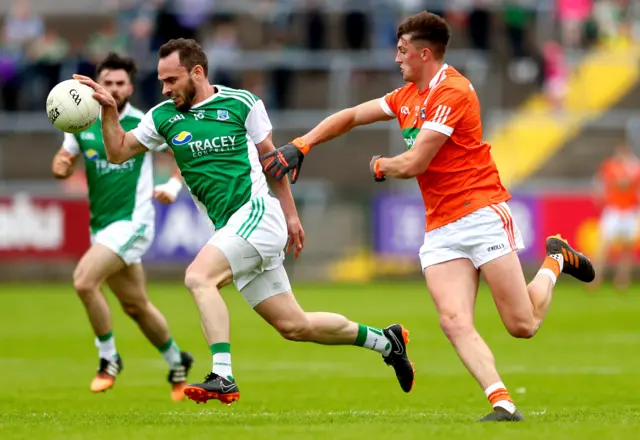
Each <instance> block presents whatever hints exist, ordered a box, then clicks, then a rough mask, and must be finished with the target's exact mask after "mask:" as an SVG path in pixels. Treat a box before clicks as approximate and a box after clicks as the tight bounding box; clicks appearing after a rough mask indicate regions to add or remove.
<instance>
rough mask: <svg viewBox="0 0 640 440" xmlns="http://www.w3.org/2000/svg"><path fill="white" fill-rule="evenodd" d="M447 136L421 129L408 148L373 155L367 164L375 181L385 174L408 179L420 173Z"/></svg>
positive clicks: (382, 178) (379, 180)
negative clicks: (386, 153) (402, 151)
mask: <svg viewBox="0 0 640 440" xmlns="http://www.w3.org/2000/svg"><path fill="white" fill-rule="evenodd" d="M448 137H449V136H447V135H446V134H443V133H440V132H437V131H434V130H429V129H422V130H420V133H418V136H416V141H415V144H414V145H413V147H411V149H410V150H408V151H405V152H404V153H402V154H399V155H397V156H394V157H383V156H374V157H373V159H372V160H371V163H370V164H369V167H370V169H371V173H372V174H373V176H374V179H375V180H376V181H377V182H381V181H383V180H384V178H385V177H386V176H388V177H395V178H396V179H410V178H412V177H415V176H417V175H418V174H422V173H423V172H424V171H425V170H426V169H427V167H428V166H429V163H430V162H431V159H433V158H434V157H435V155H436V154H437V153H438V151H439V150H440V147H442V145H443V144H444V143H445V141H446V140H447V138H448Z"/></svg>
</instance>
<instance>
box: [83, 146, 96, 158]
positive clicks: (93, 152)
mask: <svg viewBox="0 0 640 440" xmlns="http://www.w3.org/2000/svg"><path fill="white" fill-rule="evenodd" d="M84 157H86V158H87V159H89V160H96V159H97V158H99V157H100V154H99V153H98V152H97V151H96V150H94V149H93V148H89V149H88V150H87V151H85V152H84Z"/></svg>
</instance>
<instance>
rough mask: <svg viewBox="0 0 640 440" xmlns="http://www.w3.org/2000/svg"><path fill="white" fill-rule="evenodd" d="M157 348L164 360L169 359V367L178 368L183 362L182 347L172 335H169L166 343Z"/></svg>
mask: <svg viewBox="0 0 640 440" xmlns="http://www.w3.org/2000/svg"><path fill="white" fill-rule="evenodd" d="M156 348H157V349H158V351H160V353H161V354H162V357H163V358H164V360H165V361H167V364H168V365H169V368H171V369H173V368H176V367H178V366H180V364H181V363H182V354H181V352H180V347H178V344H176V341H174V340H173V338H172V337H169V340H168V341H167V343H166V344H163V345H161V346H159V347H156Z"/></svg>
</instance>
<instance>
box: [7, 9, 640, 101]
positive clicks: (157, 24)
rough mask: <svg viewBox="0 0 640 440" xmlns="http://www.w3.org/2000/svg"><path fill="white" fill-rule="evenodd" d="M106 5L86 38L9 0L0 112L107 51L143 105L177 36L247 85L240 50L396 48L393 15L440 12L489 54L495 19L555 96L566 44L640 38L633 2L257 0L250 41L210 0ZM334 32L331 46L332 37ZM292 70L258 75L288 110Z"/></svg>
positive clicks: (512, 51)
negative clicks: (163, 49) (542, 28)
mask: <svg viewBox="0 0 640 440" xmlns="http://www.w3.org/2000/svg"><path fill="white" fill-rule="evenodd" d="M31 1H32V2H35V1H37V0H31ZM105 2H106V3H107V4H108V6H109V8H110V10H111V11H112V13H110V14H108V16H107V17H105V19H103V20H101V21H100V24H99V25H98V26H96V27H95V28H92V29H90V30H89V31H88V32H86V34H82V33H80V34H77V33H76V34H74V35H72V34H71V33H70V32H69V30H68V29H61V28H60V26H59V25H55V22H54V21H52V20H49V17H42V16H38V15H37V14H35V13H34V12H33V10H32V8H31V5H30V3H29V0H14V4H13V8H12V9H11V12H10V13H9V14H8V15H6V16H5V17H3V18H2V24H3V26H2V32H1V34H0V38H1V39H0V92H1V93H0V109H3V110H9V111H12V110H40V109H41V108H42V106H43V102H44V97H46V93H48V90H50V89H51V88H52V87H53V86H54V85H55V84H56V83H57V82H58V81H59V80H60V79H61V78H66V77H68V76H69V75H70V74H71V73H73V72H78V73H83V74H88V75H93V73H94V68H95V65H96V63H97V62H98V61H99V60H100V59H101V58H102V57H104V56H105V55H106V53H107V52H109V51H112V50H115V51H117V52H119V53H122V54H128V55H130V56H132V57H134V59H135V60H136V61H137V62H138V64H139V69H140V74H139V76H138V78H137V86H138V91H139V92H138V94H137V95H138V96H137V99H138V104H139V105H141V106H142V107H144V108H149V107H151V106H153V105H154V104H155V103H156V102H157V100H158V91H159V87H158V83H157V79H156V74H155V63H156V58H155V56H156V55H155V54H156V51H157V49H158V48H159V46H160V45H161V44H162V43H164V42H165V41H167V40H169V39H171V38H176V37H187V38H196V39H198V41H200V42H201V44H202V45H203V47H204V48H205V50H206V52H207V54H208V56H209V60H210V63H211V65H210V76H211V79H212V81H214V82H217V83H221V84H226V85H229V86H232V87H248V84H247V81H251V79H247V78H246V77H245V76H243V75H238V74H236V73H235V72H232V71H227V70H225V64H228V63H229V62H230V61H233V60H234V59H238V58H240V57H242V56H243V50H245V49H248V48H251V49H253V50H276V51H278V50H287V49H303V50H304V49H306V50H309V51H316V50H322V49H329V48H332V49H336V48H338V49H348V50H367V49H389V50H393V47H394V46H395V44H396V40H395V30H396V25H397V23H398V21H399V20H401V18H402V17H404V16H406V15H407V14H411V13H414V12H416V11H419V10H422V9H427V10H429V11H431V12H434V13H438V14H441V15H443V16H445V17H446V18H447V19H448V20H449V22H450V24H451V25H452V27H453V28H454V32H456V33H457V34H459V35H460V36H461V38H463V39H465V41H466V42H465V43H463V44H464V45H465V46H466V47H469V48H473V49H476V50H478V51H485V52H490V51H491V46H492V45H493V44H495V42H493V41H492V39H491V38H490V35H491V34H492V32H495V27H496V24H498V25H499V26H500V30H501V32H503V33H504V36H505V38H504V41H507V42H508V48H507V50H508V51H509V55H510V56H511V57H512V58H513V60H514V62H517V61H518V60H519V59H525V58H529V57H533V56H538V57H541V58H542V59H543V60H544V66H545V69H544V71H545V79H546V81H545V87H547V88H548V90H549V91H550V92H551V95H552V96H553V95H554V94H558V93H560V91H561V84H562V81H561V80H562V78H563V77H564V76H565V75H566V68H565V64H564V62H563V56H564V54H565V52H566V51H567V50H575V49H577V50H579V49H585V48H588V47H589V46H590V45H592V44H594V43H596V42H615V41H616V40H618V39H621V38H633V37H634V36H636V35H638V34H639V32H638V27H637V23H638V21H639V20H640V1H636V0H345V2H344V3H345V4H346V5H347V6H349V4H350V6H352V7H351V8H347V10H346V11H345V12H344V13H343V15H342V16H341V17H340V18H339V20H338V21H335V20H333V21H329V20H328V19H327V17H328V15H327V13H326V10H325V8H324V5H323V1H322V0H255V1H254V2H253V5H254V7H253V8H252V10H251V11H248V12H246V14H248V15H250V16H251V17H252V18H253V19H254V20H255V19H258V21H259V23H260V29H259V35H260V37H259V40H260V41H259V44H258V45H257V47H256V44H255V42H253V43H251V38H247V37H251V35H250V34H252V33H253V29H251V28H249V29H247V28H246V27H242V21H241V20H240V19H239V17H238V16H235V15H228V14H222V13H218V12H217V11H216V7H215V0H105ZM543 5H548V6H549V5H550V6H549V7H550V9H549V10H548V13H545V14H542V15H544V17H543V19H545V20H548V22H549V23H550V25H551V30H552V35H554V37H551V38H549V39H547V40H545V41H540V39H539V38H538V39H535V38H533V40H534V43H533V44H532V35H530V34H531V32H530V29H531V24H532V22H533V21H534V20H536V19H540V15H541V13H540V11H544V9H540V8H541V6H543ZM496 17H497V19H498V21H499V23H496ZM256 33H258V30H256ZM336 33H337V34H339V35H340V38H339V43H338V44H337V47H336V45H335V43H332V41H335V38H334V36H335V35H336ZM556 35H557V38H555V36H556ZM254 39H255V38H254ZM248 42H249V43H248ZM248 46H252V47H248ZM391 56H393V55H391ZM291 75H292V71H291V69H288V68H287V67H286V66H283V67H282V68H276V69H272V70H270V71H269V72H266V73H265V74H264V75H262V76H261V79H260V81H261V82H262V83H263V85H262V87H263V89H264V90H268V92H269V93H268V96H269V101H270V102H269V104H270V106H271V107H273V108H286V107H287V106H288V99H287V94H288V93H289V84H290V82H291V81H290V78H291ZM254 81H255V79H254ZM254 88H255V84H254Z"/></svg>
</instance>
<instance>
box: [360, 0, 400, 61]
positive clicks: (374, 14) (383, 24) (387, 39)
mask: <svg viewBox="0 0 640 440" xmlns="http://www.w3.org/2000/svg"><path fill="white" fill-rule="evenodd" d="M363 1H364V0H363ZM397 1H398V0H369V5H370V11H371V12H370V13H369V18H370V20H371V46H372V48H373V49H388V48H393V49H394V50H395V47H396V43H397V42H398V39H397V38H396V22H397V20H398V14H397V11H398V5H397Z"/></svg>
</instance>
